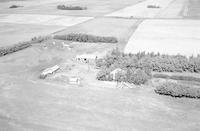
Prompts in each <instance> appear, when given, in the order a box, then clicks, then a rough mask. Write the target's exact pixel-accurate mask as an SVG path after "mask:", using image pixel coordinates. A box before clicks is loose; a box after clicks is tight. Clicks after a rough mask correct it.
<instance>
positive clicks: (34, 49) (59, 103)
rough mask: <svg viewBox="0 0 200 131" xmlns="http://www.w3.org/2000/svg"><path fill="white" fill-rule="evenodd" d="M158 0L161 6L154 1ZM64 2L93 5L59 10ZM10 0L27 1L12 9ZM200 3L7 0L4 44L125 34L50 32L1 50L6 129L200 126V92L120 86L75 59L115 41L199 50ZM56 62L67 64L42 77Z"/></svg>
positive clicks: (1, 15) (0, 107)
mask: <svg viewBox="0 0 200 131" xmlns="http://www.w3.org/2000/svg"><path fill="white" fill-rule="evenodd" d="M152 3H153V4H154V3H155V4H159V5H160V6H161V8H160V9H148V8H147V5H148V4H152ZM60 4H61V5H62V4H64V5H73V6H84V7H87V10H83V11H63V10H58V9H57V8H56V7H57V5H60ZM11 5H22V6H24V7H21V8H16V9H9V8H8V7H9V6H11ZM198 10H199V1H198V0H24V1H12V0H8V1H5V0H3V1H0V47H1V46H8V45H12V44H15V43H17V42H20V41H25V40H29V39H31V38H32V37H34V36H40V35H47V34H50V35H57V34H59V35H61V34H68V33H86V34H91V35H97V36H113V37H117V38H118V40H119V43H117V44H108V43H101V44H100V43H78V42H69V41H62V40H54V39H49V40H47V41H45V42H42V43H39V44H34V45H33V46H31V47H30V48H27V49H24V50H21V51H18V52H15V53H13V54H9V55H6V56H3V57H0V130H2V131H7V130H8V131H23V130H24V131H27V130H33V131H38V130H39V131H40V130H41V131H54V130H64V131H65V130H69V131H83V130H85V131H94V130H95V131H147V130H152V131H161V130H162V131H174V130H176V131H188V130H190V131H198V130H200V127H199V121H200V117H199V116H200V110H199V107H200V102H199V100H197V99H187V98H182V99H175V98H171V97H168V96H161V95H157V94H155V93H154V87H153V86H152V85H142V86H139V87H135V88H132V89H123V88H117V87H116V85H117V84H116V83H114V82H101V81H97V80H96V73H97V72H98V69H96V68H95V67H94V66H93V65H92V64H91V65H90V64H84V63H80V62H77V61H76V60H75V57H76V55H77V54H80V55H81V54H86V53H96V52H98V53H102V54H106V52H108V51H110V50H112V49H113V48H115V47H118V48H119V49H120V50H122V51H123V50H124V51H125V52H133V53H135V52H138V51H155V52H158V51H159V52H161V53H170V54H171V53H172V54H174V53H183V54H186V55H189V54H197V53H198V52H199V51H200V50H199V49H200V48H199V47H200V46H199V42H200V41H199V40H200V37H199V36H200V30H199V28H198V27H200V24H199V21H198V20H194V19H199V12H198ZM130 16H133V17H132V18H124V17H130ZM146 18H147V19H146ZM168 18H170V19H168ZM63 42H64V44H65V45H68V46H69V47H71V50H69V49H68V48H67V46H66V47H65V46H63ZM127 43H128V44H127ZM183 47H185V48H183ZM54 65H59V66H60V67H61V69H60V70H59V71H58V72H57V73H56V74H53V75H52V77H50V78H49V79H46V80H41V79H39V78H38V77H39V75H40V73H41V72H42V71H43V70H44V69H46V68H49V67H51V66H54ZM60 74H65V75H69V76H80V77H81V83H82V85H81V86H76V85H70V84H68V83H67V82H63V81H64V80H65V79H64V80H63V81H62V79H61V81H59V80H57V79H54V77H55V76H56V75H60ZM184 75H186V76H194V74H187V73H185V74H184ZM195 76H199V74H195ZM195 84H196V85H199V83H195Z"/></svg>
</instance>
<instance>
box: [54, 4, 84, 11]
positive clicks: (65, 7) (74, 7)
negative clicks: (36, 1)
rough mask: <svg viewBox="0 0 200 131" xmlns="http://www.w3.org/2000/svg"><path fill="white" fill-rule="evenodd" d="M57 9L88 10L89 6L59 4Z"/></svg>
mask: <svg viewBox="0 0 200 131" xmlns="http://www.w3.org/2000/svg"><path fill="white" fill-rule="evenodd" d="M57 9H60V10H86V9H87V7H81V6H71V5H70V6H66V5H58V6H57Z"/></svg>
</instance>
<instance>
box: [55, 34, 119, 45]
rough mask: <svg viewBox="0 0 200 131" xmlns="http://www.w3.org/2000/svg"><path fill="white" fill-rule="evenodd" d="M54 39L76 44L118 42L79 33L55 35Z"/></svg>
mask: <svg viewBox="0 0 200 131" xmlns="http://www.w3.org/2000/svg"><path fill="white" fill-rule="evenodd" d="M54 39H59V40H68V41H76V42H90V43H117V42H118V40H117V38H115V37H104V36H94V35H88V34H81V33H78V34H76V33H70V34H67V35H56V36H54Z"/></svg>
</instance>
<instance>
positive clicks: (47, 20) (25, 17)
mask: <svg viewBox="0 0 200 131" xmlns="http://www.w3.org/2000/svg"><path fill="white" fill-rule="evenodd" d="M90 19H92V17H72V16H59V15H38V14H37V15H36V14H34V15H33V14H31V15H30V14H11V15H6V16H5V15H4V14H3V17H1V18H0V23H1V22H2V23H16V24H36V25H54V26H55V25H57V26H73V25H76V24H79V23H82V22H84V21H87V20H90Z"/></svg>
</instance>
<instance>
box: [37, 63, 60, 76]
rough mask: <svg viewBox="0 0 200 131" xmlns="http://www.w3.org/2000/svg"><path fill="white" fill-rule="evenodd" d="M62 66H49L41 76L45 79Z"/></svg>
mask: <svg viewBox="0 0 200 131" xmlns="http://www.w3.org/2000/svg"><path fill="white" fill-rule="evenodd" d="M59 69H60V67H59V66H58V65H55V66H53V67H50V68H47V69H45V70H44V71H42V73H41V74H40V78H42V79H45V78H46V77H47V76H48V75H50V74H53V73H54V72H56V71H57V70H59Z"/></svg>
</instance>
